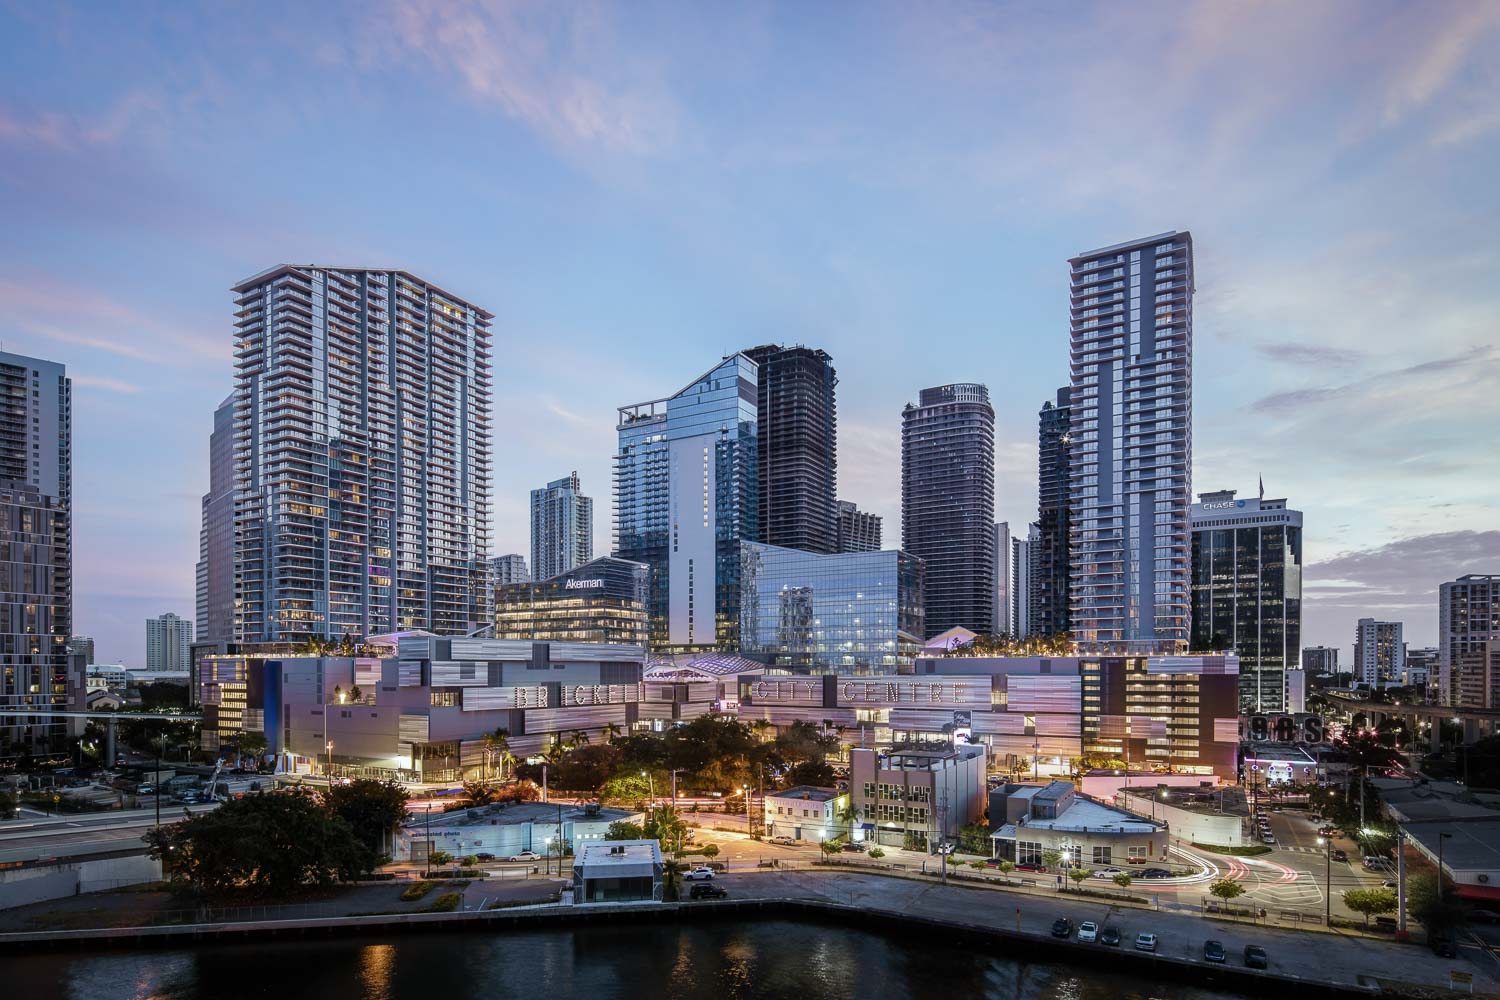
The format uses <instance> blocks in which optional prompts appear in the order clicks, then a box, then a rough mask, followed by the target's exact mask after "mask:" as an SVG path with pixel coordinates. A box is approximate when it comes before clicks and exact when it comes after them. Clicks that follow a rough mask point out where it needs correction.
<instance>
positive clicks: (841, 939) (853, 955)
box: [3, 920, 1233, 1000]
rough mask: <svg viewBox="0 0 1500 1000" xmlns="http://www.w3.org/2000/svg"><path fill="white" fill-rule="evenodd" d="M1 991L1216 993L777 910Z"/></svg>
mask: <svg viewBox="0 0 1500 1000" xmlns="http://www.w3.org/2000/svg"><path fill="white" fill-rule="evenodd" d="M3 961H4V967H5V981H6V993H7V995H9V996H13V997H36V998H48V1000H52V998H60V1000H115V998H138V1000H147V998H152V1000H209V998H213V1000H235V998H241V997H244V998H248V997H277V998H281V1000H292V998H296V997H311V998H317V1000H469V998H481V997H484V998H492V997H534V998H536V1000H562V998H566V997H575V996H576V997H587V998H589V1000H611V998H621V1000H626V998H630V1000H634V998H651V1000H657V998H661V1000H699V998H702V1000H739V998H746V1000H751V998H771V997H791V998H795V1000H824V998H827V1000H834V998H845V997H849V998H854V997H858V998H878V997H922V998H926V997H931V998H934V1000H936V998H942V1000H959V998H961V1000H970V998H978V997H1004V998H1007V1000H1011V998H1014V1000H1053V998H1060V1000H1144V998H1150V997H1171V998H1173V1000H1227V998H1229V997H1231V996H1233V995H1232V994H1226V993H1219V992H1212V991H1208V990H1199V989H1193V988H1190V987H1185V986H1182V985H1180V984H1170V983H1166V984H1162V983H1153V982H1151V981H1148V980H1145V979H1142V978H1139V977H1136V976H1130V975H1116V974H1113V973H1106V972H1103V971H1100V970H1099V969H1097V968H1094V969H1082V968H1078V969H1074V968H1066V967H1062V966H1057V965H1046V964H1040V963H1032V962H1024V961H1017V960H1015V959H1012V958H1007V957H1003V956H994V955H988V954H985V953H983V952H982V951H977V950H975V949H972V948H968V947H964V948H958V947H954V946H951V945H945V944H941V943H934V942H933V941H932V940H931V939H930V938H926V939H922V940H913V939H909V938H906V937H904V936H903V935H901V934H900V933H899V930H896V931H893V932H892V933H889V934H886V933H873V932H870V931H865V930H853V929H849V928H841V927H830V926H824V925H820V924H813V923H803V922H799V921H789V920H767V921H762V922H753V923H728V922H724V923H719V922H712V923H705V924H701V925H696V926H687V927H683V926H678V925H672V924H657V923H652V924H647V925H641V926H629V925H619V926H615V925H609V926H590V927H582V928H578V929H573V930H554V929H549V930H545V931H535V932H524V933H506V934H490V933H480V932H473V931H465V932H458V933H453V934H440V933H429V934H419V935H412V936H408V937H400V938H392V937H379V938H375V939H372V940H371V941H369V942H361V941H358V940H354V939H350V938H334V939H328V940H318V941H300V940H289V939H282V938H279V939H275V940H268V941H267V942H266V943H265V944H264V945H262V946H257V945H254V944H246V943H241V944H233V945H209V946H202V947H196V948H190V949H189V948H180V949H160V950H147V951H104V952H99V953H97V954H94V955H84V954H79V953H76V952H55V953H46V954H39V955H32V956H24V957H21V956H11V955H7V956H6V957H5V958H4V960H3Z"/></svg>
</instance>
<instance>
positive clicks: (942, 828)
mask: <svg viewBox="0 0 1500 1000" xmlns="http://www.w3.org/2000/svg"><path fill="white" fill-rule="evenodd" d="M938 803H939V805H938V811H939V812H940V813H941V815H942V818H941V819H939V820H938V824H939V834H938V851H940V852H941V853H942V856H943V861H942V866H943V876H942V878H943V885H947V884H948V845H947V844H946V843H945V841H946V840H947V839H948V782H946V781H944V782H943V790H942V792H941V794H939V795H938Z"/></svg>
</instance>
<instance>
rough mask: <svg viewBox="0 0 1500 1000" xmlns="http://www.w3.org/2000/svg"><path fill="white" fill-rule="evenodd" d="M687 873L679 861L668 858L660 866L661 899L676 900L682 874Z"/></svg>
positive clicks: (685, 867)
mask: <svg viewBox="0 0 1500 1000" xmlns="http://www.w3.org/2000/svg"><path fill="white" fill-rule="evenodd" d="M685 871H687V866H686V865H684V864H683V863H682V862H681V861H677V860H675V859H671V858H669V859H668V860H666V861H663V862H662V865H661V898H662V899H665V900H669V901H670V900H673V899H676V898H677V887H678V886H680V885H682V873H683V872H685Z"/></svg>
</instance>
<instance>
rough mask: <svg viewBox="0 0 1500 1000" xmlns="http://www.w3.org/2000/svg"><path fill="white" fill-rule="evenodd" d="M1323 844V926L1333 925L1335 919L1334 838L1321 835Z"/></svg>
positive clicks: (1320, 840) (1320, 841)
mask: <svg viewBox="0 0 1500 1000" xmlns="http://www.w3.org/2000/svg"><path fill="white" fill-rule="evenodd" d="M1318 843H1320V844H1322V845H1323V926H1324V927H1331V926H1332V924H1331V921H1332V920H1333V838H1332V837H1319V838H1318Z"/></svg>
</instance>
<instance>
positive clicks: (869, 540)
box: [836, 500, 880, 552]
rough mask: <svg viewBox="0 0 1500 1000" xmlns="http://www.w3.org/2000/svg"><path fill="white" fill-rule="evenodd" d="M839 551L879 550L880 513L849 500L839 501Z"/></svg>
mask: <svg viewBox="0 0 1500 1000" xmlns="http://www.w3.org/2000/svg"><path fill="white" fill-rule="evenodd" d="M836 548H837V551H839V552H879V551H880V515H879V514H871V513H870V512H868V511H863V510H860V509H859V508H858V507H857V506H855V505H854V504H853V503H851V502H850V501H848V500H840V501H839V502H838V545H837V547H836Z"/></svg>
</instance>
